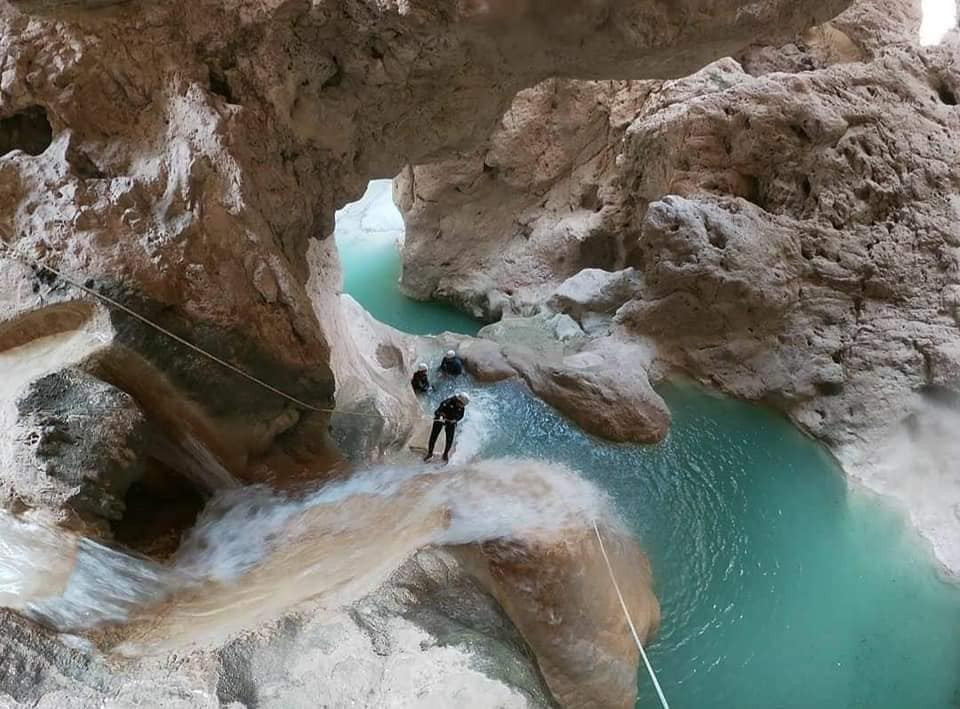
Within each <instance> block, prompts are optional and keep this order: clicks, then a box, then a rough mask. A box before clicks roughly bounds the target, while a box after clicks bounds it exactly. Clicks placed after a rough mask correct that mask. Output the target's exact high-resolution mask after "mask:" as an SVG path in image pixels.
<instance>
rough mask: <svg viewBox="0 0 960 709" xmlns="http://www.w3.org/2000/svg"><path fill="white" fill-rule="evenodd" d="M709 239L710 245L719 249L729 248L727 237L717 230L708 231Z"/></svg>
mask: <svg viewBox="0 0 960 709" xmlns="http://www.w3.org/2000/svg"><path fill="white" fill-rule="evenodd" d="M707 238H708V239H709V240H710V244H711V245H712V246H714V247H716V248H718V249H725V248H726V247H727V235H726V234H724V233H723V232H721V231H718V230H717V229H711V230H710V231H708V232H707Z"/></svg>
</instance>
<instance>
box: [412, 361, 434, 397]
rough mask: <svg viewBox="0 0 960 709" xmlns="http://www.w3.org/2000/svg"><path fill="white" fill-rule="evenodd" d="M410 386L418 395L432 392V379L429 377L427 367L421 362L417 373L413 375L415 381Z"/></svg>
mask: <svg viewBox="0 0 960 709" xmlns="http://www.w3.org/2000/svg"><path fill="white" fill-rule="evenodd" d="M410 385H411V386H412V387H413V390H414V391H415V392H417V393H418V394H426V393H427V392H428V391H430V379H429V378H428V377H427V365H425V364H423V362H421V363H420V364H418V365H417V371H416V372H414V373H413V379H411V380H410Z"/></svg>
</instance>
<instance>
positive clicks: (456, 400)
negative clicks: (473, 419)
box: [423, 392, 470, 463]
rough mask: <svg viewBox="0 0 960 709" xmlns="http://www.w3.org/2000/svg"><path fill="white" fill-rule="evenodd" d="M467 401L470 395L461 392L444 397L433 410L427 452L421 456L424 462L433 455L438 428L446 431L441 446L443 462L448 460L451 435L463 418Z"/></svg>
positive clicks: (451, 441)
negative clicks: (447, 397)
mask: <svg viewBox="0 0 960 709" xmlns="http://www.w3.org/2000/svg"><path fill="white" fill-rule="evenodd" d="M469 403H470V397H469V396H467V395H466V394H464V393H463V392H461V393H459V394H457V395H456V396H451V397H450V398H449V399H444V400H443V402H441V404H440V406H438V407H437V410H436V411H434V412H433V429H432V430H431V431H430V445H429V446H428V447H427V454H426V455H425V456H424V457H423V460H424V462H427V461H429V460H430V459H431V458H432V457H433V448H434V446H435V445H437V438H439V437H440V429H444V432H445V433H446V440H445V441H444V446H443V462H444V463H449V462H450V449H451V448H452V447H453V436H454V434H455V433H456V431H457V423H458V422H459V421H460V420H461V419H462V418H463V414H464V413H465V412H466V408H467V404H469Z"/></svg>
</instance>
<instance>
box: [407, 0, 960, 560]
mask: <svg viewBox="0 0 960 709" xmlns="http://www.w3.org/2000/svg"><path fill="white" fill-rule="evenodd" d="M918 17H919V11H918V5H916V4H915V5H910V4H905V5H901V4H899V3H891V2H886V1H885V0H862V1H861V2H858V3H856V4H855V5H854V7H852V8H851V9H850V10H849V11H848V12H846V13H844V14H842V15H840V16H839V17H838V18H836V19H835V20H832V21H831V22H830V23H828V24H825V25H822V26H821V27H819V28H817V29H815V30H811V31H810V32H808V33H807V34H805V35H803V37H800V38H797V39H795V40H794V42H793V43H792V44H790V45H788V47H787V48H786V49H783V50H775V49H769V48H767V49H763V48H759V47H753V48H751V49H749V50H747V51H746V52H745V53H744V54H742V55H740V56H741V59H742V60H743V62H744V64H743V65H741V64H739V63H738V62H736V61H734V60H732V59H725V60H721V61H719V62H716V63H715V64H713V65H711V66H709V67H707V68H706V69H704V70H702V71H701V72H699V73H697V74H695V75H693V76H691V77H688V78H685V79H681V80H678V81H667V82H640V83H633V82H630V83H626V84H623V85H619V86H610V85H608V84H605V83H602V82H597V83H583V82H550V83H547V84H542V85H540V86H538V87H536V88H535V89H531V90H530V91H529V92H527V93H526V94H525V95H524V94H521V96H520V97H518V99H517V101H515V103H514V105H513V106H512V107H511V109H510V111H508V112H507V114H505V116H504V118H503V120H502V121H501V125H500V126H499V127H498V128H497V130H496V131H495V132H494V133H493V135H492V137H491V138H490V140H489V141H488V143H487V144H486V145H485V146H483V147H481V148H479V149H478V150H477V151H476V152H475V153H473V154H471V155H469V156H468V157H466V158H464V159H462V160H461V161H459V162H457V163H455V164H454V167H451V166H450V165H451V164H450V163H439V164H436V165H434V166H421V167H419V168H417V169H416V170H415V171H414V174H413V179H411V176H410V175H409V174H407V175H405V174H401V175H400V177H399V178H398V187H397V191H398V193H400V194H401V195H402V194H404V191H405V190H406V192H407V195H406V196H405V197H403V198H401V199H399V201H398V203H399V204H400V205H401V207H402V208H404V209H405V210H406V213H407V216H408V219H409V226H410V228H411V231H410V232H409V233H408V236H407V244H408V246H407V249H408V251H407V255H406V264H405V268H406V269H407V270H408V271H410V272H411V273H417V274H420V275H418V276H417V277H418V278H420V279H424V278H425V276H424V275H423V272H422V271H421V269H420V263H421V262H423V263H424V265H425V266H426V269H427V272H428V273H430V274H432V275H431V276H430V277H431V278H432V279H433V282H436V283H439V284H441V286H442V287H439V288H437V289H435V290H434V291H433V292H434V294H436V295H445V294H446V292H447V291H448V290H449V289H450V288H451V285H452V284H455V283H457V282H458V278H459V275H460V269H461V267H462V266H463V265H464V263H465V261H466V259H468V258H474V257H475V256H476V254H477V253H481V252H482V253H484V254H490V255H493V254H498V255H499V254H505V255H506V257H505V258H504V259H503V260H502V261H499V262H494V259H493V258H492V257H491V258H488V259H487V260H485V261H481V264H482V268H483V271H484V273H485V274H486V278H487V279H488V283H487V293H486V295H485V299H483V303H482V304H481V305H482V307H481V308H480V310H482V311H483V312H484V314H485V315H486V316H488V317H491V318H493V317H497V316H498V315H499V314H500V312H501V311H504V312H508V313H509V312H519V313H524V314H531V313H534V312H537V311H538V310H539V309H540V308H545V309H546V310H547V312H562V313H567V314H570V315H571V316H573V317H575V318H578V319H579V320H580V322H581V325H583V327H584V330H585V331H587V332H597V333H600V336H607V335H608V334H609V333H610V332H613V333H614V335H615V336H616V337H617V338H621V339H626V340H632V339H633V338H636V337H641V338H643V340H644V341H646V342H650V343H653V344H654V345H655V346H656V349H657V358H656V361H655V362H654V363H653V367H654V370H657V371H663V370H665V369H670V368H673V369H674V370H680V371H683V372H686V373H688V374H690V375H692V376H694V377H695V378H697V379H699V380H701V381H702V382H704V383H706V384H708V385H710V386H713V387H716V388H718V389H721V390H723V391H726V392H729V393H732V394H734V395H737V396H741V397H744V398H748V399H753V400H762V401H765V402H768V403H772V404H774V405H776V406H777V407H779V408H781V409H782V410H784V411H785V412H787V413H788V414H789V415H790V416H791V417H792V418H793V419H794V420H795V421H796V422H798V423H799V424H800V425H801V426H802V427H803V428H804V429H806V430H807V431H809V432H811V433H812V434H814V435H815V436H817V437H818V438H820V439H821V440H823V441H824V442H826V443H827V444H828V445H829V446H830V447H831V448H832V449H833V450H834V451H835V452H836V453H837V454H838V455H839V457H840V458H841V460H842V461H843V462H844V463H845V465H846V466H847V468H848V470H851V471H856V474H857V475H858V476H859V477H862V478H863V479H864V480H866V481H867V483H868V484H871V485H873V486H874V487H877V488H878V489H882V490H886V491H888V492H891V493H892V494H895V495H898V496H900V497H902V498H904V499H906V500H908V502H909V504H910V505H911V506H913V507H914V509H927V508H929V507H936V508H938V509H939V510H940V511H941V512H940V514H929V513H924V514H922V515H917V517H923V520H921V519H919V518H918V519H917V521H918V523H920V524H921V527H922V529H923V530H924V531H925V533H927V534H928V536H931V538H932V539H933V540H934V543H935V545H936V546H937V549H938V552H939V554H940V556H941V558H942V559H943V560H944V561H945V562H946V563H948V564H949V565H950V566H951V567H952V568H954V569H960V549H958V547H957V545H956V544H955V543H954V542H952V541H950V540H951V539H953V540H955V539H957V538H960V534H958V533H960V522H958V521H957V518H956V517H955V515H953V514H952V512H950V510H952V509H953V508H955V507H957V506H958V505H960V497H958V496H957V493H956V490H957V487H956V473H955V470H951V468H950V467H949V466H948V467H947V468H943V469H941V478H940V486H939V487H937V486H934V485H929V486H926V489H927V493H926V494H927V495H928V496H929V497H930V499H929V500H927V501H926V502H921V501H919V500H918V499H916V498H917V496H916V495H907V494H905V493H904V489H905V488H906V487H907V486H906V485H899V484H898V485H891V484H889V480H890V479H891V475H890V474H889V471H888V472H887V473H886V474H884V475H883V476H880V475H877V476H872V475H871V473H870V472H869V471H870V470H871V469H873V468H871V464H870V461H871V460H872V459H873V452H875V450H876V443H877V441H880V440H883V439H884V438H885V437H886V436H887V435H888V433H889V432H890V431H891V430H892V428H894V427H897V426H900V425H901V423H900V422H908V421H910V420H912V417H913V415H914V414H915V413H920V412H923V411H925V410H926V407H927V403H926V402H927V401H928V400H929V399H930V397H931V396H934V395H937V394H938V392H940V391H943V390H949V391H953V392H956V391H958V390H960V380H958V379H957V371H958V369H957V363H956V361H955V360H956V355H957V352H958V346H960V345H958V343H960V318H958V316H957V312H958V308H957V302H958V297H957V294H958V293H960V226H958V224H960V220H958V217H960V212H958V205H960V173H958V171H957V167H956V165H957V158H958V150H960V144H958V142H957V141H956V139H955V136H956V135H957V134H958V131H960V113H958V110H957V100H958V99H957V96H958V94H960V63H958V57H960V52H958V39H960V37H958V33H957V32H954V33H952V34H951V35H948V37H947V39H946V41H945V43H944V44H943V45H941V46H938V47H919V46H917V43H916V27H917V24H918ZM744 67H746V69H747V70H749V71H745V70H744ZM768 72H773V73H768ZM553 94H558V95H560V94H567V95H577V96H581V97H582V96H584V94H587V95H589V94H592V95H594V96H595V97H596V99H595V102H594V104H593V105H595V106H629V113H628V114H627V115H625V116H624V115H621V114H619V113H616V112H614V111H613V110H612V109H609V108H606V109H600V108H591V109H590V111H592V114H591V113H588V114H586V115H594V116H595V118H594V119H592V120H588V121H587V122H588V125H589V126H591V127H593V129H594V130H597V131H599V132H600V133H601V135H602V134H603V132H604V131H606V139H605V140H604V139H603V138H602V137H601V138H597V140H596V143H595V144H594V145H593V146H591V148H590V150H582V149H581V147H580V145H579V144H578V143H576V142H575V141H574V140H573V139H571V138H568V137H566V136H565V135H564V133H563V132H562V131H559V130H557V131H553V132H552V133H551V134H550V137H549V139H546V140H544V139H543V138H542V135H543V133H542V131H541V130H540V129H539V128H538V126H540V125H545V126H554V125H563V123H564V121H565V120H567V119H568V117H569V116H568V114H567V111H568V110H569V111H571V112H573V111H576V110H577V106H580V105H591V104H590V101H589V100H588V99H586V98H581V100H580V102H579V103H578V102H566V103H564V102H560V103H558V104H557V106H556V107H554V106H552V105H551V104H550V103H549V101H547V100H544V99H543V96H544V95H546V96H550V95H553ZM531 102H533V103H535V104H536V105H537V107H538V108H537V110H539V111H542V112H543V115H541V116H539V117H535V116H533V115H530V113H531V112H530V110H529V108H528V107H529V106H530V104H531ZM568 106H572V108H570V109H568V108H567V107H568ZM614 116H616V117H617V118H616V120H614ZM525 137H526V138H527V139H528V140H529V141H530V142H531V144H534V145H536V150H537V154H542V155H544V156H546V158H545V159H550V158H549V156H553V155H557V156H563V157H562V158H554V159H555V160H557V161H560V162H562V161H565V163H564V168H563V169H562V170H558V171H557V173H554V174H551V175H547V174H546V173H544V175H545V179H544V181H543V182H542V183H539V184H534V183H533V182H530V181H527V182H523V181H520V180H515V179H514V176H515V175H516V174H517V172H516V169H515V167H514V166H515V165H517V164H521V165H530V164H533V161H532V160H531V159H530V156H529V155H525V156H523V158H521V159H519V160H517V161H516V162H515V163H507V164H506V169H503V170H501V169H500V166H502V165H503V163H502V162H501V161H502V160H503V156H504V155H508V156H514V155H516V153H517V150H516V146H518V145H521V144H523V141H524V138H525ZM538 141H539V142H538ZM414 181H415V182H416V184H417V185H418V187H417V191H416V193H415V194H416V195H418V198H417V199H413V198H411V197H410V195H411V194H414V193H413V192H412V191H410V189H409V186H408V185H409V184H412V183H413V182H414ZM445 182H446V183H449V184H452V185H454V187H453V188H451V189H445V188H437V189H431V186H432V185H442V184H444V183H445ZM458 188H459V192H462V193H463V194H460V193H458V192H457V190H458ZM421 190H422V191H421ZM506 193H509V194H510V195H511V196H510V197H509V199H508V198H506V197H505V196H504V195H505V194H506ZM491 195H496V197H491ZM499 204H503V205H504V206H503V208H502V209H501V208H500V207H499V206H497V205H499ZM477 212H483V213H482V214H477ZM487 212H489V213H487ZM514 214H520V215H524V216H522V218H520V219H519V220H518V221H516V222H515V223H514V224H513V226H512V227H511V226H510V225H509V224H510V222H509V220H510V218H511V217H512V215H514ZM498 220H499V221H498ZM468 224H469V225H472V226H469V227H467V225H468ZM487 225H493V228H489V229H488V228H487ZM438 230H439V231H442V232H443V233H442V238H437V237H436V233H437V232H438ZM431 240H432V241H431ZM428 243H429V244H430V246H429V247H428V248H427V250H428V251H429V252H430V257H429V260H424V259H422V258H421V256H420V253H421V251H420V249H421V244H428ZM464 243H467V244H469V246H467V247H466V248H464V247H463V246H462V245H461V244H464ZM595 243H601V244H604V245H603V246H601V247H596V246H593V245H592V244H595ZM551 244H553V245H554V246H555V248H554V249H551ZM581 245H588V246H583V248H581ZM464 250H468V251H469V253H470V256H465V257H464V260H460V254H462V253H463V252H464ZM591 258H593V259H595V260H594V261H593V262H591V260H590V259H591ZM441 263H446V264H447V265H446V266H444V267H442V268H438V267H435V266H434V265H433V264H441ZM586 267H594V268H595V267H599V268H602V269H603V270H604V271H606V272H607V273H606V274H603V275H600V274H599V273H597V272H596V271H593V270H591V269H590V268H586ZM468 282H469V281H468ZM444 289H446V290H444ZM463 293H464V296H463V297H464V298H466V297H467V295H468V294H469V296H470V297H471V298H473V299H474V301H476V298H475V295H474V293H475V292H474V290H473V288H472V286H468V287H465V288H464V291H463ZM449 299H450V300H452V301H453V302H460V300H462V299H458V296H457V295H456V294H454V295H452V296H449ZM874 462H877V461H875V460H874ZM899 474H900V475H902V476H906V477H908V476H909V475H910V474H911V470H910V466H904V467H902V468H901V470H900V472H899ZM933 518H936V521H931V520H932V519H933ZM924 520H925V521H924Z"/></svg>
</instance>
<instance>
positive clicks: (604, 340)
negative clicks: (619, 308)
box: [417, 315, 670, 443]
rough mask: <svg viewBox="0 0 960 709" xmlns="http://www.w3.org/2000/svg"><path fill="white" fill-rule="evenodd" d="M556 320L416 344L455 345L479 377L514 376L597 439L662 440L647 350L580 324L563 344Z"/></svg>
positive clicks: (664, 413) (662, 418)
mask: <svg viewBox="0 0 960 709" xmlns="http://www.w3.org/2000/svg"><path fill="white" fill-rule="evenodd" d="M561 317H566V318H567V319H568V320H570V321H571V322H574V321H573V320H572V318H569V316H561ZM556 319H557V316H556V315H554V316H552V317H543V316H533V317H529V318H507V319H504V320H501V321H500V322H498V323H495V324H493V325H489V326H487V327H485V328H483V329H482V330H481V331H480V333H479V334H480V337H479V338H470V337H463V336H458V335H444V336H442V337H440V338H438V341H437V342H436V343H433V344H431V345H424V344H420V345H419V347H418V348H417V350H418V352H419V353H420V354H421V355H424V354H426V356H427V357H432V358H435V357H437V356H439V354H438V353H439V352H442V351H443V350H444V349H446V348H451V347H452V348H454V349H456V351H457V352H458V354H459V355H460V356H461V357H462V358H463V360H464V364H465V366H466V368H467V371H469V372H470V374H472V375H473V376H474V377H475V378H476V379H477V380H478V381H482V382H496V381H501V380H504V379H510V378H513V377H516V378H518V379H520V380H522V381H523V382H524V383H525V384H526V385H527V386H528V387H529V388H530V390H531V391H532V392H533V393H534V394H536V395H537V396H538V397H540V398H541V399H542V400H543V401H545V402H546V403H548V404H550V405H551V406H553V407H554V408H556V409H557V410H558V411H560V412H561V413H562V414H563V415H565V416H567V417H568V418H569V419H571V420H572V421H573V422H574V423H576V424H577V425H578V426H580V427H581V428H582V429H583V430H584V431H586V432H588V433H591V434H593V435H594V436H597V437H598V438H602V439H605V440H608V441H615V442H617V443H656V442H657V441H660V440H662V439H663V437H664V436H666V435H667V432H668V430H669V428H670V411H669V409H668V408H667V405H666V403H665V402H664V401H663V398H662V397H661V396H660V395H659V394H657V392H656V391H654V390H653V387H652V386H651V385H650V380H649V378H648V377H647V369H648V368H649V366H650V364H651V360H652V351H651V350H650V349H649V348H646V347H644V346H643V345H642V344H639V343H637V342H626V341H623V340H619V339H615V338H611V337H595V338H592V339H587V338H586V337H585V336H584V333H583V331H582V330H580V329H579V328H577V332H578V333H579V336H578V337H576V338H568V339H567V341H566V342H564V341H563V340H564V338H563V337H561V336H560V334H559V333H558V331H557V323H556V322H555V321H556ZM574 327H576V324H575V322H574ZM561 332H562V327H561ZM421 358H422V356H421Z"/></svg>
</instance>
